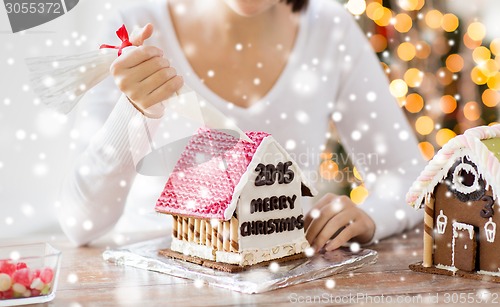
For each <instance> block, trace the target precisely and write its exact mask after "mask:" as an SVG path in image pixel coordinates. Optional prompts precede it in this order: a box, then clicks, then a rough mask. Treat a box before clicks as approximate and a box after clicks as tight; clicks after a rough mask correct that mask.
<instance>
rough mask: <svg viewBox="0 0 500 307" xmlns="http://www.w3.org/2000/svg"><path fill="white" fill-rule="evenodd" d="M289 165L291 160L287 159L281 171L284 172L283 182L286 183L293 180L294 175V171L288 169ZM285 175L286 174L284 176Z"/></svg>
mask: <svg viewBox="0 0 500 307" xmlns="http://www.w3.org/2000/svg"><path fill="white" fill-rule="evenodd" d="M290 166H292V162H290V161H287V162H285V166H284V169H283V173H284V175H283V176H284V181H283V182H284V183H285V184H288V183H290V182H292V181H293V177H294V175H295V174H294V173H293V171H292V170H291V169H288V168H289V167H290ZM285 175H286V176H285Z"/></svg>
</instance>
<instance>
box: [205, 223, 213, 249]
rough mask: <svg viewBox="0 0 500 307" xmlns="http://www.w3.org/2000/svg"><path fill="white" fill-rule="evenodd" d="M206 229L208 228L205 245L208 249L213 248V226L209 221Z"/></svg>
mask: <svg viewBox="0 0 500 307" xmlns="http://www.w3.org/2000/svg"><path fill="white" fill-rule="evenodd" d="M205 227H206V229H205V231H206V233H207V241H206V243H205V245H206V246H207V247H211V246H212V224H210V221H207V222H206V223H205Z"/></svg>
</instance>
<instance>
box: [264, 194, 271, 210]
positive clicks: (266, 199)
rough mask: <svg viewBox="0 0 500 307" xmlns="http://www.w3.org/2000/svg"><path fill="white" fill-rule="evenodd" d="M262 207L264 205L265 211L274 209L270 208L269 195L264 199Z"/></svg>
mask: <svg viewBox="0 0 500 307" xmlns="http://www.w3.org/2000/svg"><path fill="white" fill-rule="evenodd" d="M262 207H264V212H267V211H269V210H272V209H269V197H266V198H264V199H263V200H262Z"/></svg>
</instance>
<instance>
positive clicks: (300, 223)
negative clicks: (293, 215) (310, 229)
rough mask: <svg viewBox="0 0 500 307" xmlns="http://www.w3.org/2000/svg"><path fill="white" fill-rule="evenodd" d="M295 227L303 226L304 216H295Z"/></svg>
mask: <svg viewBox="0 0 500 307" xmlns="http://www.w3.org/2000/svg"><path fill="white" fill-rule="evenodd" d="M297 223H298V224H297V229H302V228H304V216H303V215H302V214H301V215H299V216H298V217H297Z"/></svg>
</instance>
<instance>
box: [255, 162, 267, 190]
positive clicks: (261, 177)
mask: <svg viewBox="0 0 500 307" xmlns="http://www.w3.org/2000/svg"><path fill="white" fill-rule="evenodd" d="M255 171H256V172H258V174H257V178H255V186H257V187H260V186H263V185H266V166H265V165H264V164H262V163H259V164H258V165H257V167H256V168H255Z"/></svg>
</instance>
